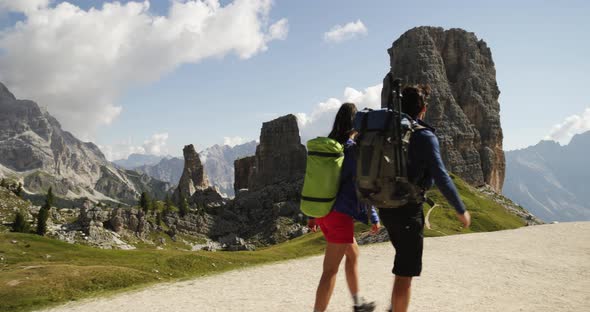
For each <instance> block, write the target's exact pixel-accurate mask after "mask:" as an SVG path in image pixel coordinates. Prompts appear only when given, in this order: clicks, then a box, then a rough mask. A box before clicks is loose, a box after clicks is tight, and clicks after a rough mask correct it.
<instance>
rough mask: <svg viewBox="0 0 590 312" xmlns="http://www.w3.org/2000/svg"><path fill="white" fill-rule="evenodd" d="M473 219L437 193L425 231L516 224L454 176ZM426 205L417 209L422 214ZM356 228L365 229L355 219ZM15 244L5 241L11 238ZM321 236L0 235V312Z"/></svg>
mask: <svg viewBox="0 0 590 312" xmlns="http://www.w3.org/2000/svg"><path fill="white" fill-rule="evenodd" d="M455 183H456V185H457V187H458V189H459V191H460V193H461V196H462V198H463V200H464V202H465V204H466V205H467V208H468V209H469V210H470V212H471V214H472V218H473V225H472V227H471V228H470V229H467V230H465V229H462V228H461V225H460V223H459V222H458V221H457V220H456V217H455V213H454V210H453V209H452V208H451V207H450V206H449V205H448V203H447V202H446V201H445V200H444V198H443V197H442V195H441V194H440V193H439V192H438V191H431V192H430V193H429V196H430V197H431V198H432V199H433V200H434V201H435V202H437V203H438V204H439V207H437V208H436V209H434V210H433V212H432V213H431V215H430V222H431V224H432V227H433V229H432V230H426V232H425V235H426V236H441V235H450V234H459V233H469V232H484V231H496V230H502V229H510V228H517V227H521V226H523V225H524V222H523V221H522V220H520V219H519V218H518V217H516V216H513V215H511V214H509V213H507V212H506V210H505V209H504V208H503V207H502V206H500V205H498V204H496V203H495V202H493V201H492V200H490V199H489V198H488V197H487V196H486V195H483V194H481V193H479V192H478V191H477V190H475V189H474V188H472V187H470V186H469V185H467V184H466V183H465V182H463V181H461V180H460V179H458V178H455ZM429 208H430V207H426V208H425V213H426V212H427V211H428V209H429ZM356 229H357V231H363V230H366V229H367V227H366V226H363V225H360V224H357V227H356ZM12 240H16V241H18V243H16V244H13V243H12V242H11V241H12ZM323 248H324V239H323V237H322V236H321V234H319V233H316V234H310V235H305V236H303V237H300V238H297V239H294V240H292V241H289V242H287V243H284V244H281V245H276V246H272V247H269V248H265V249H260V250H257V251H254V252H200V251H199V252H187V251H180V250H153V249H140V250H132V251H123V250H100V249H95V248H90V247H86V246H80V245H70V244H67V243H63V242H60V241H56V240H51V239H46V238H42V237H39V236H35V235H27V234H16V233H5V234H0V311H26V310H31V309H33V308H39V307H41V306H46V305H51V304H57V303H62V302H65V301H70V300H76V299H79V298H84V297H88V296H93V295H101V294H105V293H109V292H112V291H115V290H120V289H128V288H132V287H137V286H145V285H148V284H151V283H156V282H160V281H170V280H174V279H182V278H189V277H195V276H203V275H206V274H214V273H219V272H223V271H227V270H232V269H236V268H241V267H246V266H251V265H256V264H261V263H268V262H272V261H279V260H286V259H292V258H297V257H304V256H309V255H314V254H318V253H321V252H322V251H323Z"/></svg>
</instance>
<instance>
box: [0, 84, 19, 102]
mask: <svg viewBox="0 0 590 312" xmlns="http://www.w3.org/2000/svg"><path fill="white" fill-rule="evenodd" d="M0 99H6V100H16V98H15V97H14V95H13V94H12V93H11V92H10V91H9V90H8V88H7V87H6V86H5V85H4V84H3V83H1V82H0Z"/></svg>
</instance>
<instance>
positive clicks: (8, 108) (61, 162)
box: [0, 83, 168, 203]
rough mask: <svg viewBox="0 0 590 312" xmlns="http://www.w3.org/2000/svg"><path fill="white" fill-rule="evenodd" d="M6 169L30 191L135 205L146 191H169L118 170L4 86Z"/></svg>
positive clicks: (0, 95)
mask: <svg viewBox="0 0 590 312" xmlns="http://www.w3.org/2000/svg"><path fill="white" fill-rule="evenodd" d="M0 165H2V166H4V167H6V168H7V169H9V170H11V171H13V173H14V174H15V175H16V176H17V177H18V178H19V179H22V180H23V181H24V186H25V189H26V190H27V191H28V192H30V193H44V192H46V191H47V189H48V188H49V187H53V190H54V192H55V193H56V195H58V196H60V197H67V198H81V197H88V198H95V199H109V198H110V199H112V200H121V201H125V202H129V203H131V202H135V200H136V198H137V196H138V195H139V194H140V193H141V192H142V191H149V192H150V193H151V194H154V195H155V196H157V197H160V196H162V195H163V193H164V192H165V191H166V190H167V188H168V185H167V184H166V183H163V182H156V181H155V180H154V179H151V178H150V177H148V176H146V175H139V174H137V173H130V172H128V171H126V170H122V169H119V168H116V167H115V166H113V165H112V164H111V163H110V162H109V161H107V160H106V158H105V157H104V155H103V154H102V152H101V151H100V150H99V148H98V147H97V146H96V145H94V144H93V143H88V142H82V141H80V140H78V139H77V138H76V137H74V136H73V135H72V134H71V133H69V132H67V131H64V130H62V128H61V125H60V124H59V122H58V121H57V120H56V119H55V118H53V116H51V115H50V114H49V113H48V112H47V111H45V110H44V109H41V108H40V107H39V105H37V104H36V103H35V102H32V101H27V100H17V99H16V98H15V97H14V95H12V94H11V93H10V92H9V91H8V90H7V89H6V87H5V86H4V85H2V84H1V83H0ZM98 192H100V193H101V194H98Z"/></svg>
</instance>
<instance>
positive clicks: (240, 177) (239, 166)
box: [234, 156, 256, 194]
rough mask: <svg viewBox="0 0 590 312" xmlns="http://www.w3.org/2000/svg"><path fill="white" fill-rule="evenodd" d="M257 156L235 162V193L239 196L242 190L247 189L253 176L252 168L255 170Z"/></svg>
mask: <svg viewBox="0 0 590 312" xmlns="http://www.w3.org/2000/svg"><path fill="white" fill-rule="evenodd" d="M255 160H256V157H255V156H250V157H244V158H240V159H236V161H235V162H234V168H235V172H234V173H235V176H234V192H235V194H238V191H239V190H241V189H247V188H248V183H249V180H250V175H251V174H252V168H254V161H255Z"/></svg>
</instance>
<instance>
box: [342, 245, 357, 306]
mask: <svg viewBox="0 0 590 312" xmlns="http://www.w3.org/2000/svg"><path fill="white" fill-rule="evenodd" d="M345 254H346V261H345V263H344V269H345V272H346V282H347V283H348V289H349V290H350V294H351V295H352V296H354V295H356V294H358V292H359V271H358V257H359V246H358V244H357V243H356V240H355V241H354V243H352V244H350V245H348V247H347V248H346V252H345Z"/></svg>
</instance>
